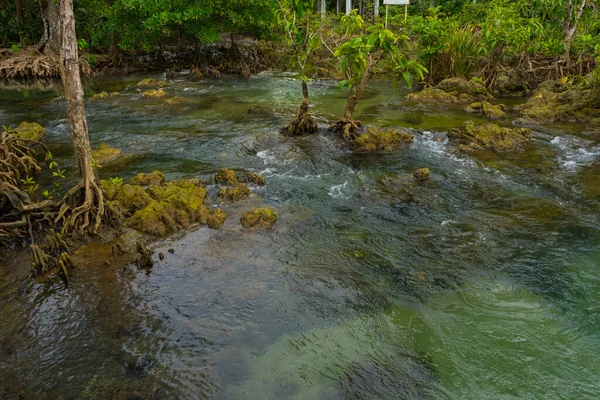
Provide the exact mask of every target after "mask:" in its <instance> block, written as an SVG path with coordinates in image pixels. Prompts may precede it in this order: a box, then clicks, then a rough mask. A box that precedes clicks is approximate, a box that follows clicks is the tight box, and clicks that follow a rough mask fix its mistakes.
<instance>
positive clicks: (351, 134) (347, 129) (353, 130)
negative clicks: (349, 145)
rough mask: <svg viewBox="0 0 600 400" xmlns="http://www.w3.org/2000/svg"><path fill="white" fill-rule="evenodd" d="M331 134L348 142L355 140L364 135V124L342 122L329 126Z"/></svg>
mask: <svg viewBox="0 0 600 400" xmlns="http://www.w3.org/2000/svg"><path fill="white" fill-rule="evenodd" d="M329 132H330V133H333V134H334V135H337V136H340V137H342V138H343V139H345V140H347V141H351V140H355V139H356V138H358V137H359V136H360V135H361V133H362V123H361V122H360V121H357V120H346V119H343V120H340V121H336V122H334V123H333V124H331V125H330V126H329Z"/></svg>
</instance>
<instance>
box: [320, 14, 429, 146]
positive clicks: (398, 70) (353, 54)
mask: <svg viewBox="0 0 600 400" xmlns="http://www.w3.org/2000/svg"><path fill="white" fill-rule="evenodd" d="M406 48H408V37H407V36H399V37H398V36H396V35H395V34H394V33H393V32H391V31H390V30H387V29H385V28H384V27H383V25H373V26H371V27H369V28H368V29H367V33H362V34H360V35H358V36H356V37H354V38H352V39H350V40H348V41H346V42H345V43H343V44H342V45H340V46H339V47H338V48H337V49H336V51H335V54H334V56H335V57H340V58H341V60H342V61H341V62H342V64H341V68H342V72H343V73H344V75H345V76H346V79H345V80H343V81H341V82H340V86H341V87H348V89H349V91H350V94H349V96H348V102H347V103H346V108H345V110H344V117H343V119H341V120H339V121H336V122H334V123H333V124H332V125H331V126H330V127H329V131H330V132H333V133H335V134H338V135H340V136H342V137H343V138H344V139H346V140H354V139H356V138H357V137H358V136H359V135H360V133H361V122H360V121H357V120H354V110H355V108H356V105H357V104H358V102H359V100H360V98H361V96H362V95H363V93H364V91H365V89H366V87H367V83H368V82H369V80H370V79H371V78H372V77H373V76H374V75H375V74H377V73H378V72H380V71H382V70H383V69H384V68H387V70H389V71H390V72H392V73H393V74H394V75H395V76H398V77H401V78H402V79H404V81H405V82H406V84H407V85H408V86H412V83H413V80H414V77H416V78H417V79H418V80H423V78H424V74H425V73H427V69H426V68H425V67H424V66H423V65H421V64H420V63H419V62H418V61H416V60H412V59H409V58H408V57H407V56H406V55H405V53H404V51H403V50H404V49H406Z"/></svg>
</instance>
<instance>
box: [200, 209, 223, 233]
mask: <svg viewBox="0 0 600 400" xmlns="http://www.w3.org/2000/svg"><path fill="white" fill-rule="evenodd" d="M226 219H227V213H226V212H225V211H223V210H221V209H220V208H215V209H214V210H210V211H208V212H207V213H206V216H205V217H203V219H202V220H201V221H200V222H201V223H203V224H205V225H206V226H208V227H209V228H211V229H221V227H222V226H223V224H224V223H225V220H226Z"/></svg>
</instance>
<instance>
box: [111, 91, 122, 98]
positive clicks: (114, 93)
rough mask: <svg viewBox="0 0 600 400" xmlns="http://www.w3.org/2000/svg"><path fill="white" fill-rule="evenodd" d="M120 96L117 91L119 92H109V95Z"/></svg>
mask: <svg viewBox="0 0 600 400" xmlns="http://www.w3.org/2000/svg"><path fill="white" fill-rule="evenodd" d="M120 96H121V93H119V92H111V93H110V97H120Z"/></svg>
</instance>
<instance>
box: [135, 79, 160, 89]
mask: <svg viewBox="0 0 600 400" xmlns="http://www.w3.org/2000/svg"><path fill="white" fill-rule="evenodd" d="M137 85H138V86H156V87H159V88H163V87H165V86H167V82H165V81H160V80H156V79H152V78H146V79H142V80H141V81H139V82H138V84H137Z"/></svg>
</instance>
